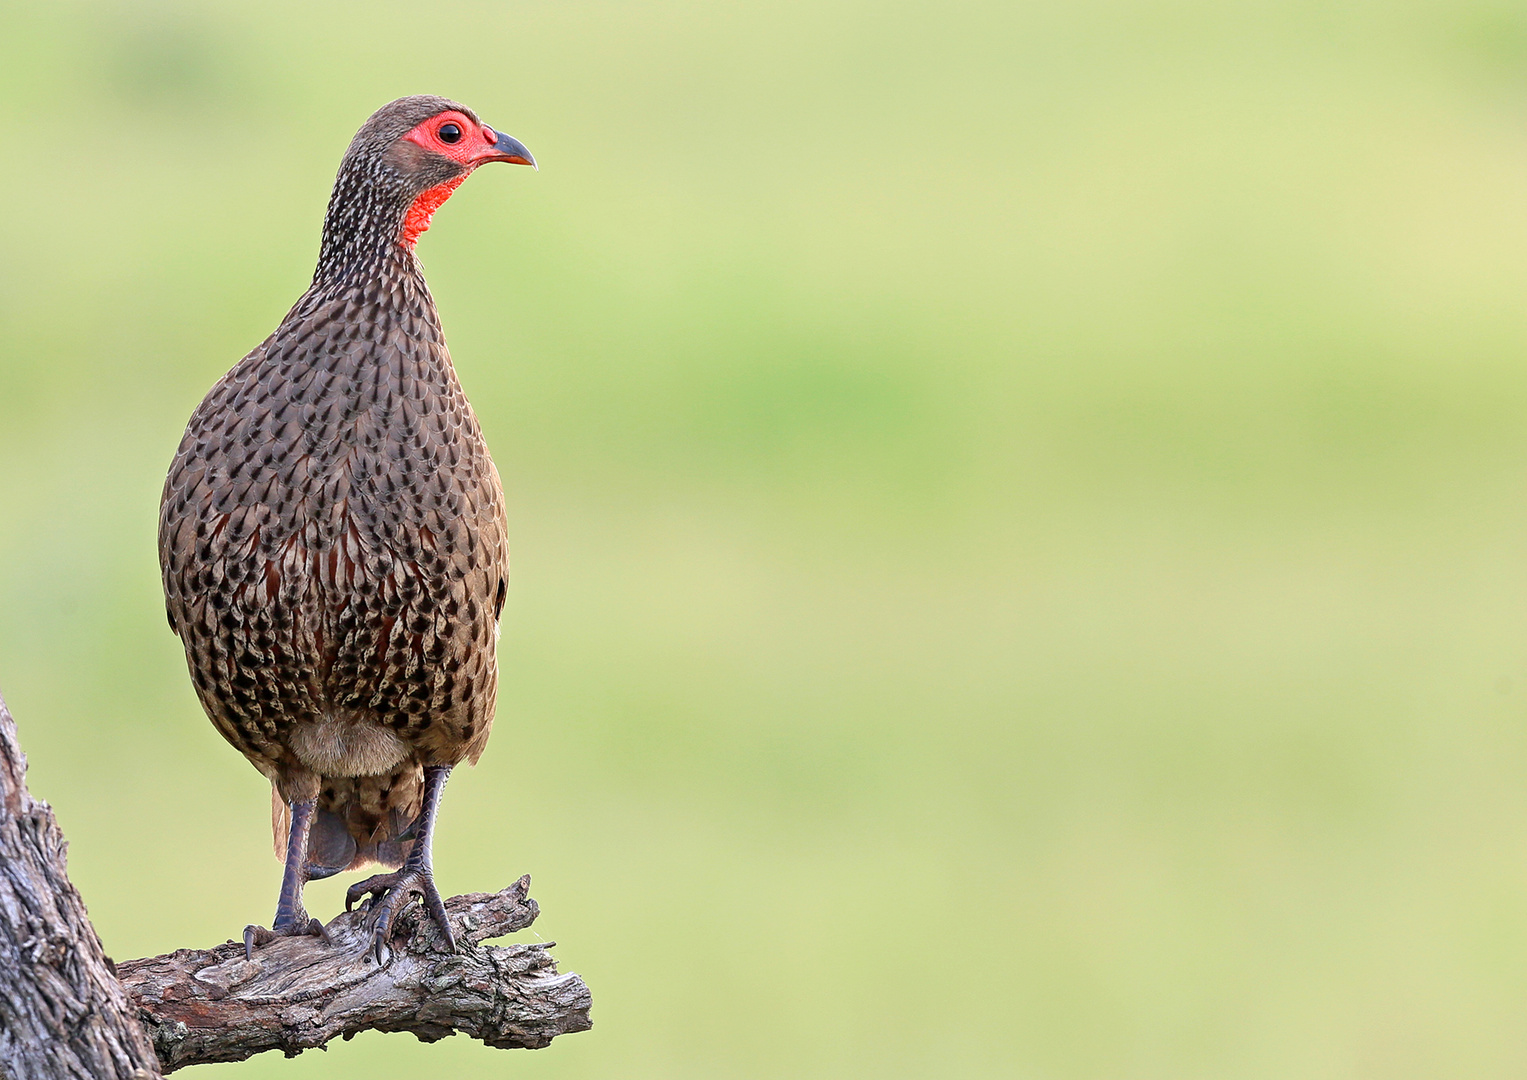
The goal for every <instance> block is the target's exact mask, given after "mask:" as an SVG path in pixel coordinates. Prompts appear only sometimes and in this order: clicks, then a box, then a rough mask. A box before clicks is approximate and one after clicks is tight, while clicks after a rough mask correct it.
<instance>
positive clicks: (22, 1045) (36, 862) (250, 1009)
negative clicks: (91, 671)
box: [0, 700, 592, 1080]
mask: <svg viewBox="0 0 1527 1080" xmlns="http://www.w3.org/2000/svg"><path fill="white" fill-rule="evenodd" d="M25 775H26V759H25V758H24V757H23V756H22V754H21V750H20V748H19V746H18V744H17V741H16V727H15V723H14V721H13V720H12V719H11V715H10V713H9V712H7V711H6V708H5V703H4V701H3V700H0V1080H154V1078H156V1077H159V1076H160V1075H161V1070H163V1072H165V1073H168V1072H172V1071H174V1070H175V1069H178V1068H180V1067H181V1066H184V1065H196V1064H202V1063H205V1062H212V1061H242V1060H244V1059H245V1058H247V1057H250V1056H252V1055H254V1054H258V1053H261V1052H262V1051H265V1050H281V1051H284V1052H285V1053H286V1054H287V1056H289V1057H290V1056H293V1055H295V1054H298V1053H300V1052H301V1051H303V1050H307V1049H311V1048H313V1047H317V1046H323V1045H324V1044H325V1043H327V1042H328V1041H329V1040H331V1039H333V1038H335V1037H336V1036H337V1037H342V1038H346V1039H348V1038H350V1037H352V1036H354V1035H355V1034H357V1033H358V1032H361V1031H367V1030H375V1031H407V1032H411V1033H412V1034H414V1035H416V1036H417V1037H418V1038H420V1039H422V1040H424V1041H425V1042H433V1041H434V1040H436V1039H442V1038H444V1037H446V1036H447V1035H451V1034H454V1033H455V1032H458V1031H460V1032H465V1033H466V1034H468V1035H471V1036H472V1037H474V1038H477V1039H481V1040H482V1041H483V1042H485V1043H487V1044H488V1045H489V1046H496V1047H503V1048H510V1047H526V1048H536V1047H543V1046H546V1045H547V1044H548V1043H550V1042H551V1040H552V1039H553V1038H554V1037H556V1036H557V1035H561V1034H564V1033H567V1032H573V1031H584V1030H587V1029H588V1028H589V1027H590V1026H591V1022H590V1020H589V1009H590V1006H591V1004H592V1001H591V998H590V995H589V990H588V987H587V986H585V985H584V983H583V980H582V979H580V978H579V977H578V976H577V975H574V974H572V973H568V974H566V975H561V974H558V972H557V966H556V963H555V962H554V961H553V960H552V958H551V956H550V954H549V953H548V952H547V949H548V948H550V947H551V944H552V943H551V942H548V943H545V944H523V945H507V946H485V945H483V944H482V942H483V941H485V940H487V939H489V938H494V937H499V936H501V935H504V934H509V933H513V932H514V931H516V930H522V929H524V928H525V927H527V926H529V925H530V924H531V923H532V922H533V921H534V920H535V917H536V915H537V914H538V913H539V908H538V906H537V904H536V902H535V901H534V900H532V899H530V897H529V895H528V893H529V889H530V876H529V875H528V874H527V875H526V876H525V877H522V878H520V880H519V881H517V882H515V883H514V884H513V885H511V886H510V887H509V888H507V889H504V890H503V891H502V892H497V893H470V894H468V895H465V896H454V897H451V898H450V899H449V900H447V901H446V902H445V903H446V910H447V912H448V914H449V917H450V920H451V927H452V930H453V932H454V933H455V935H456V940H457V942H458V949H457V951H456V952H455V953H453V954H447V953H442V952H440V951H439V950H440V944H441V940H440V936H439V931H438V930H437V929H436V928H435V926H434V924H433V923H432V922H430V920H428V919H422V918H420V917H419V909H418V908H417V907H414V908H412V909H410V910H409V911H407V912H405V913H404V914H403V915H402V916H401V917H400V918H399V920H398V922H397V924H396V930H395V934H394V937H393V942H392V949H391V954H390V956H389V958H388V959H387V961H386V962H385V963H383V964H380V965H379V964H377V962H376V961H375V959H374V958H373V957H372V956H371V955H370V952H369V948H368V947H369V945H370V942H371V939H370V935H369V934H367V933H366V932H365V931H364V929H363V925H362V923H363V920H364V917H365V916H364V913H363V911H354V912H346V913H343V914H341V915H339V916H337V917H336V918H335V919H334V920H333V921H332V922H330V923H329V925H328V926H327V927H326V934H327V936H328V941H327V942H324V941H321V940H319V939H317V938H309V937H299V938H284V939H281V940H277V941H274V942H271V943H269V944H267V945H263V946H261V947H260V948H259V949H258V950H256V952H255V955H254V959H253V960H245V959H244V946H243V944H242V943H235V942H228V943H227V944H225V945H219V946H217V947H216V948H213V949H179V950H177V951H175V952H173V953H168V954H166V955H164V956H155V957H150V958H148V959H144V960H132V961H128V962H127V963H124V964H122V965H120V967H119V968H113V967H112V963H111V960H110V959H109V958H107V957H106V955H105V954H104V952H103V951H102V949H101V943H100V939H99V938H98V937H97V936H96V933H95V929H94V928H93V927H92V926H91V925H90V920H89V918H88V917H87V916H86V913H85V905H84V902H83V901H82V900H81V899H80V895H79V893H78V892H77V891H75V889H74V886H73V885H71V884H70V883H69V879H68V876H67V874H66V873H65V862H64V855H65V848H66V844H65V842H64V837H63V833H62V832H61V831H60V830H59V828H58V824H57V822H55V821H54V819H53V813H52V811H51V810H50V809H49V808H48V806H47V804H46V803H41V802H36V801H34V800H33V799H32V797H31V796H30V795H29V794H28V792H27V789H26V782H25ZM119 977H120V978H119Z"/></svg>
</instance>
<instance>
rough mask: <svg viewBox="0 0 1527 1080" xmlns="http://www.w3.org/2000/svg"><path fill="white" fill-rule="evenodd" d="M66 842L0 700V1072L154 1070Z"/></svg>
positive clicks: (100, 1076)
mask: <svg viewBox="0 0 1527 1080" xmlns="http://www.w3.org/2000/svg"><path fill="white" fill-rule="evenodd" d="M67 846H68V845H67V844H66V843H65V842H64V834H63V832H62V831H60V829H59V827H58V822H57V821H55V820H54V819H53V811H52V810H51V809H49V807H48V804H47V803H44V802H37V801H35V800H34V799H33V798H32V796H31V795H30V794H29V793H28V791H27V786H26V758H25V756H23V755H22V753H21V748H20V746H19V744H18V743H17V741H16V722H15V721H14V720H13V719H11V714H10V712H8V711H7V710H6V707H5V702H4V700H0V1076H3V1077H6V1078H8V1080H34V1078H35V1080H63V1078H68V1080H76V1078H79V1080H86V1078H89V1080H105V1078H110V1080H118V1078H122V1080H125V1078H128V1077H144V1078H151V1077H157V1076H159V1075H160V1073H159V1065H158V1062H157V1061H156V1060H155V1058H154V1049H153V1047H152V1046H151V1045H150V1043H149V1040H148V1036H147V1034H146V1033H145V1032H144V1030H143V1028H142V1026H141V1025H139V1024H138V1022H137V1020H136V1018H135V1010H134V1008H133V1007H132V1005H130V1004H129V1002H128V1000H127V995H126V994H125V993H124V992H123V990H122V985H121V983H119V982H118V981H117V979H116V977H115V976H114V975H113V974H112V970H111V967H110V964H111V962H110V961H109V960H107V959H106V954H105V952H103V951H102V949H101V940H100V938H98V937H97V936H96V933H95V928H94V927H93V926H91V925H90V919H89V917H88V916H87V915H86V914H85V902H84V901H83V900H81V899H80V894H79V893H78V892H77V891H76V890H75V888H74V886H73V885H72V884H70V882H69V875H68V873H67V871H66V868H65V851H66V848H67Z"/></svg>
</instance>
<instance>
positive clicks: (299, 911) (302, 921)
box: [244, 799, 327, 960]
mask: <svg viewBox="0 0 1527 1080" xmlns="http://www.w3.org/2000/svg"><path fill="white" fill-rule="evenodd" d="M289 805H290V807H291V811H292V825H291V831H290V832H288V833H287V836H286V868H285V870H283V871H282V873H281V895H280V896H279V897H277V899H276V917H275V919H274V920H272V922H271V924H270V929H269V930H267V929H265V927H263V926H246V927H244V958H245V959H246V960H253V959H254V949H255V946H256V945H264V944H265V943H266V942H268V941H274V940H276V938H280V937H295V936H298V935H302V934H312V935H314V936H315V937H321V938H324V939H325V940H327V935H326V934H325V933H324V932H323V923H321V922H319V921H318V920H317V919H311V918H309V917H308V913H307V911H306V910H304V909H303V907H302V886H303V885H304V884H306V883H307V872H306V870H305V869H304V867H303V863H304V862H306V860H307V853H308V833H309V831H310V830H311V829H312V827H313V808H314V807H315V806H316V805H317V803H316V800H313V799H303V800H300V801H295V802H292V803H290V804H289Z"/></svg>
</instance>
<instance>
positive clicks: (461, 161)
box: [403, 109, 529, 248]
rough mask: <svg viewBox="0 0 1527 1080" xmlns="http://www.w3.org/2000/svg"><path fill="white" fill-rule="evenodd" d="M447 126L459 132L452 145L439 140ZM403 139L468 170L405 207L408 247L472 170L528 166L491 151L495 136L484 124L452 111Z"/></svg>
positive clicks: (514, 158) (406, 241) (404, 224)
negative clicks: (497, 163)
mask: <svg viewBox="0 0 1527 1080" xmlns="http://www.w3.org/2000/svg"><path fill="white" fill-rule="evenodd" d="M447 124H455V125H456V126H457V127H458V128H460V129H461V138H459V139H457V140H456V141H455V142H453V143H448V142H445V141H443V140H442V139H441V138H440V129H441V128H443V127H445V126H446V125H447ZM403 137H404V138H405V139H407V140H408V141H409V142H412V143H416V144H417V145H419V146H422V147H423V148H424V149H426V150H428V151H429V152H430V153H432V154H439V155H440V156H441V157H445V158H450V159H451V160H452V161H454V162H456V163H457V164H458V165H463V166H465V167H466V169H467V172H466V173H463V174H462V175H461V176H458V177H456V178H455V179H454V180H447V181H446V182H445V183H443V184H440V185H438V186H436V187H432V188H430V189H429V190H428V191H426V192H423V193H422V194H421V195H420V196H419V197H418V198H417V199H415V200H414V204H413V205H412V206H411V207H409V208H408V215H407V216H406V217H405V218H404V219H403V243H404V244H405V245H407V246H408V247H410V248H412V247H413V246H414V245H415V244H416V243H418V241H419V236H420V234H421V233H423V232H424V230H425V229H427V228H429V219H430V217H431V216H433V215H434V213H435V211H436V210H438V209H440V205H441V204H442V203H444V202H445V200H447V199H449V198H450V197H451V193H452V192H454V191H455V190H456V189H457V188H458V187H460V186H461V182H462V181H463V180H465V179H466V178H467V177H468V176H469V175H471V170H473V169H475V168H477V166H479V165H485V164H487V163H488V162H490V161H509V162H514V163H516V164H529V163H528V162H526V161H525V160H524V159H523V158H519V157H515V156H514V155H512V154H505V153H501V152H499V151H498V150H496V149H494V144H495V143H497V142H498V133H497V132H495V131H494V130H493V129H492V128H490V127H489V126H488V125H487V124H479V123H477V122H476V121H475V120H472V119H470V118H469V117H467V116H466V114H464V113H460V112H457V111H456V110H455V109H450V110H448V111H446V112H443V113H439V114H437V115H435V116H432V117H430V118H429V119H428V120H426V121H424V123H422V124H420V125H419V126H418V127H416V128H414V129H413V130H412V131H410V132H409V133H408V134H407V135H405V136H403Z"/></svg>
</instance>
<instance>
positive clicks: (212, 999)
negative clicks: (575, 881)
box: [118, 874, 592, 1072]
mask: <svg viewBox="0 0 1527 1080" xmlns="http://www.w3.org/2000/svg"><path fill="white" fill-rule="evenodd" d="M529 888H530V876H529V875H528V874H527V875H526V876H525V877H522V878H520V880H519V881H517V882H515V883H514V884H513V885H511V886H510V887H509V888H507V889H505V890H503V891H502V892H498V893H470V894H467V895H465V896H453V897H451V898H450V899H449V900H447V901H446V902H445V907H446V912H447V913H448V915H449V917H450V920H451V929H452V931H453V932H454V933H455V935H456V941H457V951H456V953H454V954H445V953H442V952H440V951H439V950H440V935H439V931H438V930H437V929H436V928H435V926H434V924H433V923H432V922H430V921H429V920H428V919H422V918H420V917H419V908H418V907H417V906H415V907H414V908H412V909H410V911H409V912H408V913H407V914H406V915H404V916H403V917H402V919H400V926H399V929H398V931H397V936H396V937H395V938H394V939H393V945H392V955H391V957H390V958H389V959H388V961H387V962H386V963H385V964H383V965H380V966H379V965H378V964H377V963H376V960H375V959H374V958H372V956H371V955H370V954H369V952H368V948H369V946H370V944H371V937H370V935H369V934H368V933H367V932H366V931H365V929H364V926H363V920H364V916H363V914H362V913H361V912H360V911H353V912H347V913H343V914H341V915H339V916H337V917H336V918H335V919H334V920H333V921H332V922H330V923H329V925H328V926H327V927H326V928H325V932H326V933H327V934H328V936H329V943H328V944H325V943H324V942H322V941H320V940H319V939H317V938H311V937H293V938H282V939H280V940H278V941H273V942H271V943H269V944H267V945H262V946H260V947H259V949H257V950H256V951H255V954H254V959H253V960H245V959H244V946H243V943H242V942H232V941H230V942H228V943H227V944H225V945H219V946H218V947H217V948H215V949H205V950H193V949H180V950H178V951H176V952H173V953H169V954H166V955H164V956H155V957H152V958H150V959H147V960H131V961H128V962H127V963H124V964H122V965H120V967H119V969H118V970H119V971H120V974H121V976H122V983H123V985H124V986H126V988H127V991H128V993H129V994H130V995H131V996H132V998H133V1000H134V1001H135V1002H136V1003H137V1005H138V1010H139V1016H140V1018H141V1019H142V1020H143V1023H144V1025H145V1026H146V1027H147V1028H148V1030H149V1032H150V1033H151V1034H152V1036H153V1040H154V1049H155V1050H157V1051H158V1053H159V1060H160V1061H161V1062H162V1063H163V1065H164V1070H165V1072H172V1071H174V1070H175V1069H178V1068H180V1067H181V1066H182V1065H199V1064H203V1063H205V1062H209V1061H242V1060H244V1059H245V1058H247V1057H250V1056H251V1055H253V1054H258V1053H261V1052H262V1051H265V1050H281V1051H284V1052H285V1053H286V1054H287V1056H288V1057H290V1056H292V1055H294V1054H297V1053H300V1052H301V1051H303V1050H309V1049H312V1048H313V1047H317V1046H322V1045H324V1044H325V1043H327V1042H328V1041H329V1040H331V1039H333V1038H336V1037H343V1038H346V1039H348V1038H350V1037H351V1036H353V1035H355V1034H356V1033H358V1032H361V1031H368V1030H375V1031H407V1032H411V1033H413V1034H414V1035H416V1036H418V1037H419V1038H420V1039H422V1040H424V1041H425V1042H434V1041H435V1040H436V1039H442V1038H444V1037H445V1036H447V1035H451V1034H453V1033H455V1032H457V1031H461V1032H465V1033H466V1034H468V1035H471V1036H472V1037H473V1038H476V1039H481V1040H482V1041H483V1042H485V1043H487V1044H488V1045H489V1046H497V1047H503V1048H506V1049H507V1048H511V1047H526V1048H537V1047H542V1046H546V1045H547V1044H548V1043H550V1042H551V1040H552V1039H553V1038H554V1037H555V1036H557V1035H561V1034H564V1033H567V1032H572V1031H584V1030H586V1029H588V1027H589V1026H590V1021H589V1007H590V1005H591V1004H592V1001H591V999H590V996H589V991H588V987H587V986H585V985H584V983H583V980H582V979H580V978H579V977H578V976H577V975H574V974H571V973H569V974H566V975H559V974H558V973H557V965H556V963H555V962H554V961H553V960H552V958H551V956H550V955H549V954H548V953H547V951H546V950H547V949H548V948H549V947H550V945H551V944H553V943H547V944H534V945H528V944H527V945H508V946H491V945H490V946H483V945H481V944H480V942H482V941H484V940H485V939H487V938H493V937H499V936H501V935H503V934H509V933H513V932H514V931H515V930H521V929H523V928H524V927H527V926H529V925H530V923H531V921H532V920H533V919H535V917H536V914H537V910H538V909H537V906H536V902H535V901H534V900H532V899H530V898H529V896H527V895H526V894H527V892H528V890H529Z"/></svg>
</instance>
